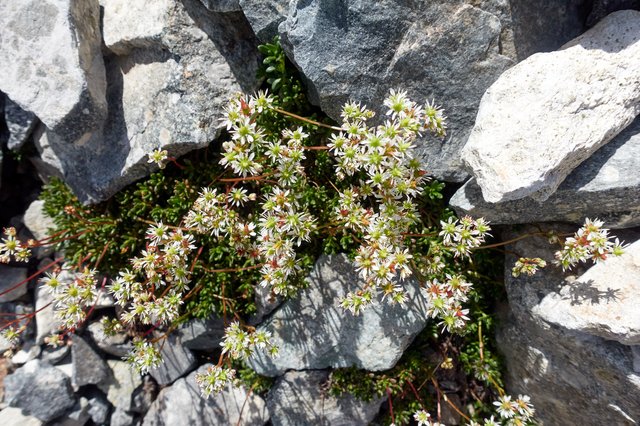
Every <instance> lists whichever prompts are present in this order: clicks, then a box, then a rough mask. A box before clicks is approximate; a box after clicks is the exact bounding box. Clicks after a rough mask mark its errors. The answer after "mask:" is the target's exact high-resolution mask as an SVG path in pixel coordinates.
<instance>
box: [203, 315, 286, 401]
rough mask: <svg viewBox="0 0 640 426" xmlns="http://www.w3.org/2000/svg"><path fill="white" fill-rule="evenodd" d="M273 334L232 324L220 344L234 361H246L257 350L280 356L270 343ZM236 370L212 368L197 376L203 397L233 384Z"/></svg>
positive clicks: (224, 352) (223, 350) (236, 323)
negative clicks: (250, 330)
mask: <svg viewBox="0 0 640 426" xmlns="http://www.w3.org/2000/svg"><path fill="white" fill-rule="evenodd" d="M270 338H271V334H270V333H269V332H265V331H258V330H254V331H253V332H248V331H246V330H243V328H242V326H241V325H240V323H238V322H233V323H231V324H230V325H229V326H228V327H227V328H225V331H224V339H223V341H222V342H221V343H220V345H221V346H222V353H223V354H228V355H229V356H230V357H231V358H232V359H242V360H246V359H247V358H249V357H250V356H251V355H252V354H253V353H254V352H255V351H256V349H260V350H265V349H267V350H268V351H269V354H270V355H271V356H272V357H275V356H277V355H278V348H277V347H276V346H274V345H272V344H271V343H270V342H269V339H270ZM235 375H236V370H234V369H233V368H229V367H221V366H211V367H209V368H208V369H207V371H206V372H204V373H198V374H196V382H197V383H198V386H200V390H201V392H202V395H204V396H205V397H208V396H209V395H210V394H212V393H217V392H219V391H221V390H222V389H224V387H225V386H227V385H228V384H230V383H232V382H233V379H234V377H235Z"/></svg>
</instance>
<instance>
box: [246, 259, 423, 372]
mask: <svg viewBox="0 0 640 426" xmlns="http://www.w3.org/2000/svg"><path fill="white" fill-rule="evenodd" d="M357 276H358V273H357V271H356V270H355V267H354V266H353V264H351V263H350V262H349V261H348V259H347V257H346V256H344V255H337V256H322V257H320V259H319V260H318V262H317V263H316V266H315V268H314V270H313V271H312V272H311V276H310V277H309V279H308V282H309V286H308V287H307V288H306V289H303V290H301V291H300V292H299V293H298V295H297V296H295V297H294V298H292V299H290V300H288V301H286V302H284V303H283V304H282V305H281V306H280V308H278V310H276V311H275V312H274V313H273V314H272V315H271V316H270V317H269V318H268V319H267V320H266V321H264V322H263V323H262V324H261V325H260V326H259V327H258V330H263V331H268V332H270V333H272V335H273V337H272V339H271V341H272V342H273V344H275V345H276V346H278V348H279V349H280V351H279V356H278V357H277V358H271V357H270V356H269V355H268V354H266V353H264V352H262V351H257V352H256V353H255V354H254V356H252V357H251V358H249V361H248V364H249V365H250V366H251V368H253V369H254V370H255V371H256V372H258V373H259V374H262V375H266V376H278V375H281V374H283V373H284V372H285V371H287V370H290V369H293V370H306V369H323V368H327V367H334V368H338V367H350V366H356V367H358V368H363V369H366V370H372V371H380V370H386V369H389V368H391V367H393V366H394V365H395V363H396V362H397V361H398V359H400V357H401V356H402V353H403V352H404V350H405V349H406V347H407V346H409V344H410V343H411V341H412V340H413V338H414V337H415V336H416V334H418V333H419V332H420V331H421V330H422V329H423V328H424V326H425V324H426V321H427V318H426V312H427V302H426V299H425V298H424V297H423V296H422V294H421V293H420V291H419V286H418V284H417V283H416V282H414V281H406V282H404V283H403V287H404V288H405V289H406V290H407V296H408V301H407V303H406V304H405V305H404V306H400V305H389V304H386V303H381V304H374V305H373V306H370V307H367V309H364V310H363V311H362V313H360V314H359V315H353V314H351V313H350V312H348V311H347V310H345V309H344V308H342V307H341V306H340V301H341V299H342V298H344V297H345V296H346V294H347V293H348V292H349V291H355V290H357V289H358V288H361V287H362V285H363V283H362V282H359V281H358V279H357Z"/></svg>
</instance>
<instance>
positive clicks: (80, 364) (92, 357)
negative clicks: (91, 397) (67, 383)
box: [71, 335, 110, 389]
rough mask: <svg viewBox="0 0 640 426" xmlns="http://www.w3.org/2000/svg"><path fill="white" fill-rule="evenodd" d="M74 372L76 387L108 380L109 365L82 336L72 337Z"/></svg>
mask: <svg viewBox="0 0 640 426" xmlns="http://www.w3.org/2000/svg"><path fill="white" fill-rule="evenodd" d="M71 342H72V345H71V359H72V363H73V374H72V376H71V383H72V384H73V387H74V388H75V389H78V388H80V387H81V386H84V385H101V384H104V383H106V382H107V381H108V379H109V376H110V371H109V366H108V365H107V363H106V362H105V361H104V359H102V357H101V356H100V355H99V354H98V353H97V352H96V351H95V350H94V349H93V348H92V347H91V346H90V345H89V343H87V342H86V341H85V340H84V339H83V338H82V337H80V336H78V335H73V336H72V338H71Z"/></svg>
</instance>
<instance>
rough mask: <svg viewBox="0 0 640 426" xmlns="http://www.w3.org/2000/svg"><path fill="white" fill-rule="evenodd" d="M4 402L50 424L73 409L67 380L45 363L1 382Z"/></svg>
mask: <svg viewBox="0 0 640 426" xmlns="http://www.w3.org/2000/svg"><path fill="white" fill-rule="evenodd" d="M4 389H5V402H6V403H7V404H9V405H10V406H12V407H18V408H21V409H22V410H23V412H24V413H25V414H27V415H31V416H34V417H37V418H38V419H40V420H42V421H43V422H49V421H51V420H53V419H55V418H56V417H58V416H61V415H62V414H64V413H65V412H66V411H67V410H68V409H70V408H71V407H73V406H74V404H75V398H74V396H73V392H72V391H71V386H70V384H69V378H68V377H67V376H65V375H64V374H63V373H62V372H60V371H59V370H58V369H57V368H55V367H52V366H50V365H49V364H47V363H44V362H40V361H39V360H37V359H36V360H33V361H29V362H28V363H26V364H25V365H24V366H22V367H21V368H19V369H17V370H16V371H15V373H13V374H10V375H8V376H7V377H5V378H4Z"/></svg>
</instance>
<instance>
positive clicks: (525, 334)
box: [498, 227, 640, 425]
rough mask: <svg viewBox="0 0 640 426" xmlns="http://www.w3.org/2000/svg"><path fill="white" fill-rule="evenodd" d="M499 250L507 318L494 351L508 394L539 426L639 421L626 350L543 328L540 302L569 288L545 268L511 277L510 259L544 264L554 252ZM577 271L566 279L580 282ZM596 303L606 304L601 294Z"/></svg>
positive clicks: (538, 243) (639, 383)
mask: <svg viewBox="0 0 640 426" xmlns="http://www.w3.org/2000/svg"><path fill="white" fill-rule="evenodd" d="M544 229H545V230H547V229H549V227H545V228H544ZM552 229H555V230H556V231H557V232H562V233H564V232H566V231H568V230H571V228H567V227H563V228H560V227H554V228H552ZM534 230H536V229H535V228H533V227H529V228H526V229H522V230H519V232H522V233H524V232H528V231H534ZM633 235H635V236H636V238H637V235H638V234H637V232H636V233H635V234H633ZM625 239H626V237H625ZM506 249H507V253H509V254H507V256H506V259H505V260H506V267H507V270H506V271H505V276H507V279H506V289H507V295H508V298H509V310H510V312H509V314H508V315H506V316H505V318H504V319H503V320H502V321H500V324H502V326H501V327H500V330H499V333H498V347H499V349H500V351H501V352H502V353H503V355H504V357H505V360H506V365H507V375H506V379H507V390H508V392H509V393H511V394H519V393H522V394H527V395H529V396H530V397H531V400H532V402H533V403H534V405H535V407H536V418H537V419H538V420H540V421H541V422H544V423H545V424H547V423H549V424H588V425H600V424H611V423H613V424H625V425H626V424H633V422H632V421H631V420H630V419H633V420H634V421H635V422H637V421H638V420H640V406H638V403H637V401H638V398H639V397H640V376H639V375H638V374H636V372H635V371H634V369H633V354H632V347H630V346H627V345H623V344H620V343H619V342H616V341H611V340H605V339H603V338H602V337H597V336H594V335H592V334H588V333H584V332H581V331H578V330H572V329H571V327H565V326H564V325H563V324H554V323H551V322H548V321H547V320H546V319H545V318H544V317H543V316H542V315H541V314H540V313H541V311H542V303H543V301H544V300H545V299H546V298H547V297H549V295H553V294H558V293H559V291H561V289H562V287H564V286H566V285H569V284H567V282H566V279H567V278H568V274H565V273H562V271H561V269H560V268H554V267H551V266H548V267H547V268H545V269H543V270H541V271H539V272H538V273H537V274H536V275H534V276H533V277H528V276H521V277H519V278H513V277H511V274H510V268H511V266H512V265H513V263H514V262H515V260H516V254H515V253H518V254H521V255H526V256H529V257H533V256H539V257H542V258H544V259H546V260H550V259H552V258H553V251H554V249H555V248H554V247H551V246H550V245H549V243H548V242H547V240H546V238H542V237H532V238H527V239H524V240H520V241H518V242H517V243H515V244H512V245H509V246H507V247H506ZM604 265H606V263H605V264H603V266H604ZM585 269H586V268H578V269H577V270H576V271H573V273H575V274H576V275H581V274H582V273H583V271H585ZM609 284H610V285H613V284H614V282H613V280H612V282H610V283H609ZM575 290H576V291H579V290H580V288H579V287H576V288H575ZM594 294H595V293H593V292H592V293H591V295H590V296H589V297H590V298H591V299H592V300H593V295H594ZM599 297H600V298H601V299H600V300H601V302H602V303H607V302H606V294H601V295H599ZM559 308H560V307H559ZM563 309H564V307H563ZM545 311H546V312H548V310H546V309H545Z"/></svg>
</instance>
